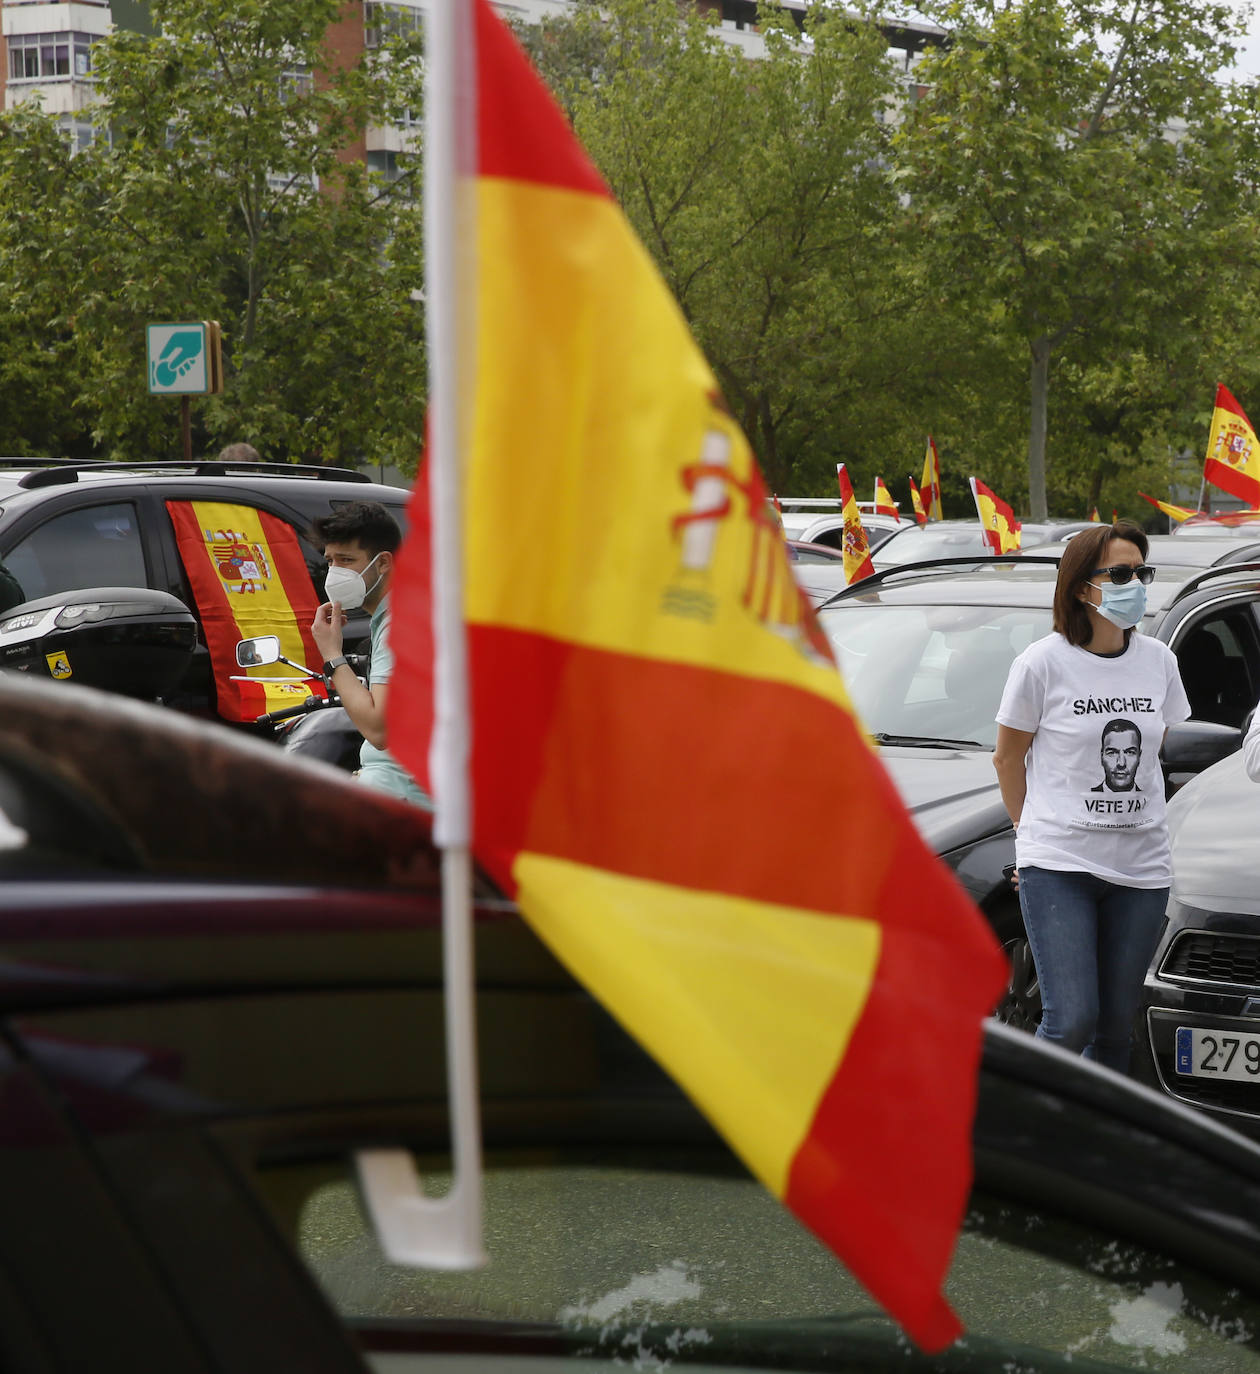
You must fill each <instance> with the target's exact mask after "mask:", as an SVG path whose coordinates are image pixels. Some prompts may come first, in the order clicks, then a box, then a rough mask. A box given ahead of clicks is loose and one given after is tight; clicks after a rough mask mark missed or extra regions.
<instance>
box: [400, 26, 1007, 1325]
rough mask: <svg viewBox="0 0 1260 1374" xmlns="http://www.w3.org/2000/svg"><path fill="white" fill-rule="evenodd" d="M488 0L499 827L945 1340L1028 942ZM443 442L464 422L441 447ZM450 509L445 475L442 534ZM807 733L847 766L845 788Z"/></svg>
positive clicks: (483, 357) (485, 127)
mask: <svg viewBox="0 0 1260 1374" xmlns="http://www.w3.org/2000/svg"><path fill="white" fill-rule="evenodd" d="M475 21H476V22H475V29H474V32H475V40H476V54H475V58H471V59H470V60H469V64H468V70H469V74H470V77H472V78H473V79H474V81H475V91H476V98H475V101H472V102H470V103H471V104H472V106H473V107H474V108H475V110H476V113H477V118H478V121H479V123H478V138H477V142H476V145H475V146H476V154H475V159H474V161H473V162H472V164H471V165H469V166H467V167H465V168H462V169H461V172H460V180H459V184H458V188H457V194H458V195H460V196H465V195H466V196H467V197H468V202H467V204H468V208H469V209H470V210H471V211H472V212H473V214H474V216H475V229H474V230H473V231H472V232H470V233H468V234H466V235H464V236H463V239H462V243H463V245H464V251H465V252H466V253H467V255H468V262H467V264H466V265H467V266H468V267H469V268H470V272H469V276H468V278H467V280H468V281H469V283H470V285H471V283H472V282H473V280H474V279H475V287H472V289H471V293H470V294H469V296H468V297H467V302H468V305H469V308H470V309H472V310H473V311H475V340H474V342H473V345H472V348H471V350H470V351H471V352H472V353H473V355H474V356H475V364H476V370H475V375H474V376H473V377H471V378H470V379H469V380H468V381H467V383H466V389H465V390H464V391H463V392H462V393H461V396H460V400H459V404H460V405H461V406H466V407H467V410H466V412H465V413H466V420H467V430H466V433H467V436H468V438H467V447H466V449H465V450H464V452H463V453H462V456H461V459H460V464H459V470H460V471H461V472H462V480H461V482H460V487H461V492H462V501H463V515H462V518H461V522H460V532H461V536H462V540H463V544H464V550H465V557H464V566H465V573H464V583H463V592H462V596H463V609H464V619H465V623H466V639H465V640H464V643H465V644H466V649H467V655H468V676H469V682H470V699H471V705H470V709H471V765H470V771H471V779H472V789H473V800H472V848H473V852H474V854H475V856H476V858H477V860H478V861H479V863H480V864H481V866H482V867H483V869H484V870H485V871H486V872H487V873H488V874H489V875H490V876H491V877H492V878H493V879H494V881H495V882H496V883H498V884H499V885H500V887H501V888H502V889H503V890H504V891H505V892H507V893H508V894H510V895H511V896H512V897H514V898H515V899H516V901H517V902H518V904H519V906H520V909H521V911H522V913H523V914H524V916H525V918H526V919H527V920H528V921H529V923H530V924H531V925H532V926H533V928H534V929H535V930H536V931H537V932H538V934H539V935H540V936H541V937H542V938H543V939H544V940H545V941H546V942H547V943H548V944H549V945H550V946H551V947H552V949H553V950H554V951H555V952H556V954H557V955H558V957H559V958H560V959H561V960H562V961H563V962H564V963H565V964H567V965H568V967H569V968H570V969H571V970H572V971H573V973H574V974H575V975H576V976H577V977H578V978H579V979H581V980H582V981H583V982H584V983H585V984H586V985H587V986H588V987H589V988H590V989H591V990H592V991H593V992H594V994H595V995H596V996H597V997H598V998H599V999H600V1000H601V1001H603V1002H604V1003H605V1004H606V1005H607V1006H608V1007H609V1008H610V1009H611V1010H612V1012H613V1013H614V1014H615V1015H616V1016H617V1017H618V1018H619V1019H620V1020H621V1021H622V1022H623V1024H624V1025H625V1026H627V1027H628V1028H629V1030H630V1031H631V1032H632V1033H633V1034H634V1035H635V1036H636V1037H637V1038H638V1039H639V1040H640V1041H641V1042H642V1043H643V1044H644V1045H645V1046H646V1047H647V1048H648V1049H649V1050H650V1051H651V1052H652V1053H653V1054H654V1055H655V1056H656V1057H657V1058H658V1059H659V1060H660V1061H661V1062H662V1063H663V1064H664V1065H665V1066H666V1067H667V1068H668V1069H669V1071H670V1072H671V1073H672V1074H673V1075H674V1076H675V1077H676V1078H677V1079H678V1080H679V1081H680V1082H681V1083H682V1084H683V1086H684V1087H685V1088H686V1090H687V1091H688V1092H689V1093H690V1095H691V1096H692V1097H693V1098H694V1100H695V1101H696V1102H697V1103H698V1104H699V1106H700V1107H701V1108H702V1110H704V1111H705V1112H706V1113H707V1115H708V1116H709V1118H710V1119H711V1120H712V1121H713V1123H714V1124H715V1125H716V1126H717V1128H718V1129H719V1130H720V1131H721V1132H722V1133H723V1134H724V1135H725V1136H726V1138H727V1140H728V1141H729V1142H730V1143H731V1145H732V1146H733V1148H734V1149H735V1150H736V1151H737V1152H738V1153H739V1155H740V1156H741V1157H742V1158H743V1160H744V1161H745V1162H746V1163H747V1165H748V1166H749V1168H750V1169H751V1170H752V1172H753V1173H754V1174H755V1175H756V1176H757V1177H758V1178H760V1179H761V1180H762V1182H763V1183H764V1184H765V1185H766V1186H767V1187H768V1188H769V1189H770V1190H771V1191H772V1192H773V1193H775V1194H776V1195H778V1196H779V1197H780V1198H782V1199H783V1201H784V1202H785V1203H786V1204H787V1205H788V1206H789V1207H790V1208H791V1209H792V1210H793V1211H794V1212H795V1213H796V1215H797V1216H798V1217H799V1218H800V1219H801V1220H802V1221H804V1222H805V1224H806V1225H808V1226H809V1227H810V1228H812V1229H813V1230H814V1231H815V1232H816V1233H817V1234H818V1235H819V1236H820V1237H821V1238H822V1239H823V1240H824V1241H825V1242H826V1243H827V1244H828V1245H830V1246H831V1247H832V1248H833V1249H834V1250H835V1251H836V1252H837V1253H838V1254H839V1255H840V1256H841V1257H842V1258H843V1260H844V1261H845V1263H846V1264H847V1265H848V1266H849V1267H850V1269H851V1270H852V1271H853V1273H854V1274H855V1275H856V1276H857V1277H858V1278H859V1279H861V1280H862V1281H863V1282H864V1283H865V1284H866V1286H867V1287H868V1288H869V1289H870V1291H871V1292H872V1293H873V1294H874V1295H875V1296H876V1298H878V1299H879V1301H881V1302H882V1303H883V1304H884V1305H885V1306H886V1307H887V1308H888V1309H889V1311H890V1312H891V1313H892V1314H893V1316H895V1317H896V1318H897V1319H898V1320H899V1321H900V1322H901V1323H902V1325H903V1326H904V1327H905V1329H906V1330H907V1331H908V1332H909V1333H910V1335H911V1336H912V1337H913V1338H914V1339H915V1340H916V1341H917V1342H918V1343H919V1344H920V1345H922V1346H924V1347H926V1348H929V1349H935V1348H938V1347H940V1346H942V1345H944V1344H946V1343H947V1342H949V1341H950V1340H952V1339H953V1338H954V1337H955V1336H956V1335H957V1334H958V1331H959V1326H958V1322H957V1319H956V1318H955V1316H954V1315H953V1313H952V1312H951V1310H950V1309H949V1307H948V1305H947V1304H946V1302H945V1300H944V1298H943V1296H942V1294H941V1286H942V1283H943V1280H944V1276H945V1273H946V1271H947V1269H948V1267H949V1263H950V1258H951V1254H952V1251H953V1246H954V1240H955V1237H956V1234H957V1231H958V1227H959V1224H960V1221H961V1218H962V1215H963V1211H964V1207H965V1204H966V1199H967V1194H968V1187H969V1183H970V1177H971V1161H970V1127H971V1118H972V1111H973V1106H974V1100H975V1093H976V1075H977V1065H978V1056H979V1051H980V1045H981V1022H982V1018H983V1017H984V1015H985V1014H986V1012H988V1011H989V1010H990V1009H991V1008H992V1006H993V1004H994V1002H995V1000H996V998H997V996H998V994H999V992H1000V991H1001V988H1002V987H1003V985H1004V982H1005V964H1004V961H1003V959H1002V956H1001V953H1000V951H999V949H998V947H997V945H996V943H995V941H994V939H993V936H992V935H991V933H990V931H989V929H988V927H987V926H986V924H985V922H984V920H983V918H982V917H981V915H980V914H979V912H978V911H977V910H976V908H975V907H974V906H973V904H972V903H971V902H970V900H968V898H967V897H966V896H965V895H964V893H963V892H962V890H961V888H960V887H959V886H958V884H957V883H956V881H955V880H954V878H953V876H952V875H951V874H950V872H949V871H948V870H947V868H946V867H945V865H944V864H942V863H941V862H940V861H939V860H938V859H936V858H935V857H934V856H933V855H932V854H931V853H930V852H929V851H928V850H927V848H926V847H925V845H924V844H923V842H922V840H921V839H920V838H919V836H918V834H917V832H916V830H915V828H914V825H913V824H912V822H911V820H910V818H909V816H908V815H907V813H906V811H905V810H904V808H903V806H902V804H901V802H900V800H899V799H898V796H897V793H896V791H895V790H894V788H893V785H892V783H891V782H890V780H889V778H888V776H887V775H886V773H885V772H884V770H883V768H882V766H881V765H880V763H879V760H878V759H877V757H876V756H875V754H874V753H873V752H872V751H871V749H870V748H869V747H868V745H867V743H866V742H865V739H864V736H863V732H862V729H861V726H860V725H859V723H858V722H857V720H856V719H855V718H854V716H853V713H852V708H851V706H850V704H849V700H848V698H847V696H846V694H845V690H844V685H843V683H842V681H841V678H840V676H839V674H838V673H837V671H836V668H835V665H834V664H833V662H832V661H831V659H830V656H829V650H828V645H827V641H826V639H825V638H824V637H823V635H822V634H821V632H820V630H819V627H818V625H817V623H816V621H815V620H814V618H813V616H812V614H811V612H810V610H809V608H808V605H807V603H806V601H805V600H804V598H803V597H802V596H801V595H800V594H799V592H798V590H797V588H796V586H795V584H794V581H793V578H792V572H791V566H790V563H789V561H788V559H787V556H786V552H785V550H784V548H783V544H782V536H781V534H780V532H779V530H778V529H777V528H776V521H775V518H774V512H773V510H772V508H771V506H770V503H769V502H768V501H767V499H766V495H767V493H766V488H765V486H764V484H763V482H762V479H761V476H760V474H759V472H758V469H757V466H756V464H755V462H754V461H753V458H752V454H751V452H750V450H749V447H748V444H747V442H746V441H745V439H744V437H743V435H742V434H741V433H740V430H739V428H738V426H737V425H736V424H735V422H734V420H733V419H732V418H731V415H730V413H729V411H728V409H727V407H726V405H725V404H724V402H723V399H722V396H721V394H720V392H719V391H718V388H717V384H716V382H715V380H714V377H713V374H712V372H711V371H710V369H709V367H708V365H707V364H706V362H705V360H704V358H703V357H702V356H701V354H700V352H699V350H698V349H697V347H696V345H695V343H694V342H693V341H692V339H691V336H690V334H689V332H688V330H687V326H686V324H685V322H684V320H683V317H682V314H681V312H680V311H679V309H678V308H677V306H676V304H675V303H674V301H673V300H672V299H671V297H670V296H669V294H668V291H667V290H666V288H665V286H664V284H663V283H662V281H661V279H660V277H659V276H658V274H657V272H656V270H655V268H654V266H653V264H652V261H651V259H650V258H649V257H648V255H647V253H646V251H645V250H644V249H643V247H642V245H641V244H640V243H639V241H638V239H637V238H636V236H635V235H634V233H633V231H632V230H631V228H630V227H629V225H628V223H627V221H626V219H625V217H624V216H623V215H622V213H621V211H620V210H619V208H618V206H617V204H616V202H615V201H614V200H613V199H612V197H611V195H610V194H609V191H608V189H607V187H606V186H605V185H604V183H603V181H602V180H601V178H600V176H599V174H598V173H597V172H596V170H595V168H594V167H593V166H592V164H591V163H590V162H589V161H588V160H587V158H586V156H585V154H584V153H583V151H582V149H581V147H580V146H579V145H578V143H577V142H576V140H575V139H574V137H573V135H572V133H571V132H570V131H569V129H568V127H567V126H566V124H565V122H564V120H563V118H562V116H561V115H560V113H559V111H558V110H557V109H556V107H555V106H554V105H553V104H552V102H551V100H550V98H549V96H548V95H547V93H546V91H545V88H544V87H543V86H542V84H541V82H540V81H539V79H538V78H537V76H536V75H535V74H534V73H533V71H532V69H531V68H530V67H529V65H528V63H527V61H526V60H525V58H524V56H523V55H522V54H521V52H520V50H519V49H518V48H517V46H516V44H515V41H514V40H513V39H512V37H511V36H510V34H509V33H508V31H507V29H506V28H505V27H504V25H503V24H502V22H501V21H500V20H499V19H498V18H497V17H496V16H495V14H494V12H493V11H492V9H491V7H490V5H489V4H488V3H487V0H476V3H475ZM465 94H468V92H465ZM435 436H436V431H435ZM444 456H446V457H449V455H443V454H442V453H441V452H440V451H439V444H438V440H437V438H436V437H435V439H434V442H433V444H432V445H431V449H430V463H431V464H432V465H433V466H434V467H435V468H437V467H439V466H440V465H441V464H442V463H443V460H444ZM434 491H435V493H436V494H437V495H438V496H439V497H440V496H441V494H442V489H441V487H440V485H439V484H438V483H437V482H436V481H435V487H434ZM417 499H418V500H420V501H423V498H417ZM438 520H439V515H438V505H437V504H435V506H434V524H435V532H434V538H435V539H440V538H441V536H440V534H439V533H438V532H437V529H436V526H437V523H438ZM429 581H430V577H429V565H428V555H427V552H426V551H425V549H424V548H423V547H422V546H421V545H420V543H419V542H417V541H416V540H415V539H414V537H413V538H412V539H409V541H408V543H407V545H406V546H404V548H403V550H402V552H401V555H400V559H399V565H398V574H397V582H396V587H395V592H394V614H393V634H394V643H395V650H396V655H397V660H398V663H397V670H396V672H395V674H394V678H393V681H392V685H391V690H390V696H389V740H390V748H391V750H393V751H394V752H396V753H397V755H398V757H399V758H400V759H401V761H402V762H403V763H404V764H405V765H407V766H409V767H411V768H412V769H413V770H414V771H416V772H423V766H424V760H425V755H426V753H427V751H428V748H429V728H428V724H427V722H428V721H429V719H430V718H431V711H430V709H429V704H428V702H427V701H425V700H424V693H423V691H422V690H421V689H420V688H419V687H418V686H417V683H418V682H420V681H422V680H423V678H424V676H425V673H426V669H427V666H428V665H426V663H425V658H424V650H423V648H422V647H418V646H422V645H423V642H424V634H423V633H420V634H419V635H418V636H417V635H416V634H415V633H414V631H415V629H416V627H418V626H422V625H423V623H424V622H425V620H426V617H427V616H428V614H429V603H428V584H429ZM804 758H808V759H809V760H810V766H811V769H812V770H814V775H815V776H819V775H821V776H824V777H826V778H828V779H829V780H830V781H831V784H832V785H831V787H830V788H829V789H827V790H826V791H825V793H824V794H822V795H821V796H820V794H819V793H818V792H817V791H816V790H815V789H811V788H802V787H801V786H800V783H799V776H800V774H799V770H800V764H801V760H802V759H804ZM819 770H821V774H820V772H819ZM435 786H437V789H438V797H437V801H438V805H439V808H440V807H441V806H442V785H441V780H440V779H435Z"/></svg>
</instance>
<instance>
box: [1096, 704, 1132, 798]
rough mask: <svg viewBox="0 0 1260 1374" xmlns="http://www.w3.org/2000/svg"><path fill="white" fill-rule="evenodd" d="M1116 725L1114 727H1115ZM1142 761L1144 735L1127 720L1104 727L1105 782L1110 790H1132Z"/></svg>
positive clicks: (1113, 722) (1103, 759) (1103, 756)
mask: <svg viewBox="0 0 1260 1374" xmlns="http://www.w3.org/2000/svg"><path fill="white" fill-rule="evenodd" d="M1113 727H1114V728H1113ZM1141 761H1142V735H1141V732H1140V731H1139V730H1138V729H1137V727H1136V726H1133V725H1130V724H1129V723H1128V722H1127V721H1126V722H1124V723H1123V724H1120V723H1119V722H1115V721H1112V722H1109V723H1108V724H1107V726H1105V727H1104V729H1103V737H1102V766H1103V782H1104V784H1105V786H1106V788H1107V790H1108V791H1109V792H1132V791H1133V788H1134V784H1135V783H1136V781H1137V770H1138V764H1139V763H1141Z"/></svg>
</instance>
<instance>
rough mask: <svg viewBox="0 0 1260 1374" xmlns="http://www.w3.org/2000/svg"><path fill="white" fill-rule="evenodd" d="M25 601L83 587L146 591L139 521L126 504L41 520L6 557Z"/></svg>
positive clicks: (80, 508)
mask: <svg viewBox="0 0 1260 1374" xmlns="http://www.w3.org/2000/svg"><path fill="white" fill-rule="evenodd" d="M5 564H6V566H7V567H8V569H9V571H10V572H11V573H12V574H13V576H14V577H16V578H17V580H18V582H19V583H21V586H22V591H23V593H24V594H25V597H26V599H27V600H28V601H34V600H35V599H36V598H38V597H41V596H51V595H52V594H53V593H54V592H64V591H72V590H77V589H78V588H81V587H147V586H149V576H148V572H147V570H146V568H145V561H144V550H143V548H142V546H141V540H140V522H139V520H138V518H137V514H136V508H135V506H134V505H132V504H131V502H129V501H118V502H113V503H110V504H107V505H99V506H78V507H76V508H75V509H73V510H68V511H63V512H62V513H61V514H60V515H54V516H52V517H51V518H50V519H48V520H45V521H44V522H43V524H42V525H39V526H38V527H37V528H36V529H34V530H32V531H31V533H30V534H28V535H27V536H26V538H25V539H22V540H20V541H19V542H18V543H17V544H15V545H14V547H13V548H12V549H11V550H10V551H9V553H8V554H7V555H6V556H5Z"/></svg>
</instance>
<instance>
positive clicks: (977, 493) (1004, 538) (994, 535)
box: [968, 477, 1021, 554]
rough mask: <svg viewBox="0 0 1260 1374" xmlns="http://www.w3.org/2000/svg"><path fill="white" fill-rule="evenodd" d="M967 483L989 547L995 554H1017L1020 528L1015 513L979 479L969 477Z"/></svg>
mask: <svg viewBox="0 0 1260 1374" xmlns="http://www.w3.org/2000/svg"><path fill="white" fill-rule="evenodd" d="M968 481H970V483H971V494H972V496H974V497H975V501H976V514H977V515H979V517H980V525H981V527H982V528H983V530H984V537H985V538H986V539H987V540H988V542H989V547H990V548H991V549H992V550H993V552H994V553H995V554H1003V553H1015V552H1018V550H1019V532H1020V528H1021V526H1020V523H1019V521H1018V520H1017V519H1016V518H1015V512H1014V511H1013V510H1012V509H1011V508H1010V506H1008V505H1007V504H1006V502H1005V501H1003V500H1002V498H1001V497H1000V496H999V495H998V494H997V493H996V492H994V491H991V490H990V489H989V488H988V487H986V486H985V484H984V483H983V482H981V481H980V480H979V478H976V477H971V478H968Z"/></svg>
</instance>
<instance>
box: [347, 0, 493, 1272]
mask: <svg viewBox="0 0 1260 1374" xmlns="http://www.w3.org/2000/svg"><path fill="white" fill-rule="evenodd" d="M425 39H426V52H425V142H424V217H425V310H426V335H427V342H428V351H429V417H430V423H429V480H430V486H429V490H430V500H431V510H432V522H431V523H432V530H433V538H432V559H433V565H432V566H433V640H434V664H433V676H434V711H433V715H434V727H433V741H432V745H431V748H430V755H429V772H430V778H431V780H432V784H433V794H434V801H435V804H436V813H435V816H434V826H433V838H434V842H435V843H436V844H437V845H438V847H439V848H440V849H441V850H442V935H443V962H444V974H445V990H446V996H445V1004H446V1045H447V1049H446V1058H447V1084H448V1093H449V1098H450V1110H451V1135H452V1155H453V1158H454V1178H453V1181H452V1185H451V1188H450V1191H449V1192H448V1193H447V1194H446V1196H445V1197H442V1198H428V1197H425V1196H424V1193H423V1191H422V1189H421V1186H420V1180H419V1177H418V1175H417V1173H416V1168H415V1163H414V1161H413V1159H412V1156H411V1155H410V1153H409V1152H407V1151H405V1150H365V1151H360V1152H359V1154H358V1160H357V1162H358V1168H359V1181H360V1186H361V1188H362V1191H363V1196H364V1200H365V1202H366V1204H367V1207H368V1211H369V1213H370V1215H371V1217H372V1220H373V1223H374V1225H375V1227H376V1232H377V1236H378V1237H379V1239H380V1242H381V1246H382V1248H383V1249H384V1251H385V1254H386V1256H387V1257H388V1258H389V1259H391V1260H393V1261H394V1262H395V1263H398V1264H410V1265H416V1266H421V1267H426V1268H433V1269H471V1268H475V1267H476V1266H478V1265H481V1264H484V1263H485V1259H486V1256H485V1252H484V1248H483V1245H482V1185H481V1117H480V1110H479V1104H478V1086H477V1044H476V1002H475V987H476V984H475V978H474V968H473V942H472V859H471V854H470V842H471V810H472V808H471V799H470V786H469V758H470V738H471V735H470V722H469V708H468V656H467V641H466V638H465V629H464V604H463V603H464V596H463V515H462V504H463V473H464V466H465V455H466V449H465V442H466V425H465V423H464V421H465V415H464V411H465V400H466V398H467V397H468V396H470V395H471V390H472V387H473V384H474V379H473V377H472V373H471V368H470V366H469V360H470V358H471V356H472V354H473V347H474V340H473V338H472V329H473V319H474V313H475V310H474V302H473V296H472V293H473V291H474V290H475V288H476V282H475V274H474V273H473V272H472V271H470V270H468V269H467V268H466V267H464V266H463V262H466V261H467V257H468V255H467V254H461V253H460V252H459V251H458V245H459V244H460V243H461V241H462V242H463V243H470V242H475V239H474V238H473V237H472V236H473V234H474V232H475V224H474V223H473V215H472V204H473V202H472V197H471V195H470V194H469V184H470V180H471V176H472V174H474V173H475V170H476V102H475V93H476V67H475V47H474V44H475V35H474V27H473V11H472V3H471V0H442V3H440V4H437V5H431V6H430V7H429V9H428V12H427V19H426V24H425Z"/></svg>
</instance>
